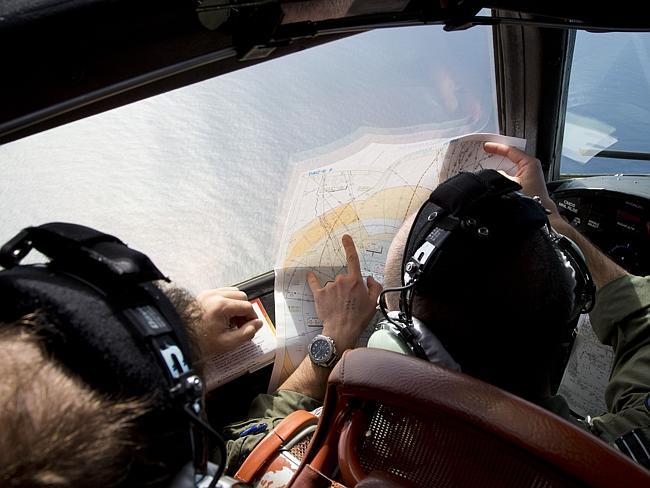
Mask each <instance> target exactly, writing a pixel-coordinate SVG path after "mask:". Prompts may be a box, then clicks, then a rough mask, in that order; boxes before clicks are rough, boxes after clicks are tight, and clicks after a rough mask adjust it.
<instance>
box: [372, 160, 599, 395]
mask: <svg viewBox="0 0 650 488" xmlns="http://www.w3.org/2000/svg"><path fill="white" fill-rule="evenodd" d="M519 190H521V186H520V185H518V184H517V183H516V182H514V181H512V180H510V179H509V178H506V177H504V176H502V175H501V174H499V173H498V172H497V171H494V170H482V171H479V172H477V173H460V174H458V175H456V176H454V177H452V178H450V179H449V180H447V181H445V182H444V183H441V184H440V185H439V186H438V187H437V188H436V189H435V190H434V191H433V192H432V193H431V195H430V196H429V199H428V200H427V201H426V202H425V203H424V204H423V205H422V207H421V208H420V210H419V212H418V214H417V216H416V218H415V221H414V223H413V226H412V228H411V231H410V233H409V236H408V239H407V242H406V245H405V249H404V257H403V261H402V273H401V277H402V286H400V287H396V288H386V289H385V290H383V291H382V293H381V295H380V297H379V307H380V309H381V312H382V314H383V315H384V320H381V321H380V322H379V323H378V324H377V326H376V331H375V333H374V334H373V335H372V336H371V338H370V341H369V343H368V345H369V346H375V345H376V347H382V348H384V349H391V350H394V351H397V352H402V353H404V354H409V355H413V356H417V357H419V358H421V359H425V360H429V361H435V362H442V363H443V364H446V365H447V366H449V367H452V368H455V369H458V368H457V365H456V364H455V362H454V361H453V359H451V358H450V357H448V355H447V354H446V352H445V351H444V348H443V349H442V353H441V351H440V349H441V348H440V347H439V346H440V342H439V341H438V340H437V338H436V337H435V336H434V335H433V334H432V333H431V332H430V330H429V329H428V327H427V326H426V325H425V324H423V323H422V322H420V321H419V320H418V319H417V318H416V317H413V315H412V309H413V298H414V295H415V294H416V293H418V292H423V291H424V290H426V287H427V284H428V283H430V280H431V279H432V278H434V277H435V273H436V271H435V267H436V263H438V262H439V259H440V256H441V255H442V254H443V252H444V250H445V249H446V248H447V246H449V245H450V243H451V245H453V239H451V238H452V236H457V235H458V234H460V233H469V234H474V235H475V236H476V237H477V241H478V242H479V243H480V242H481V241H483V242H490V241H491V242H504V243H507V242H508V241H507V240H508V238H511V237H515V238H517V237H522V236H525V235H526V234H528V233H530V232H532V231H534V230H536V229H543V230H544V231H545V232H546V233H547V234H548V236H549V237H550V240H551V242H552V243H553V245H554V247H555V249H556V251H557V254H558V258H559V259H561V260H562V261H563V263H564V265H565V267H567V266H568V267H570V270H571V275H572V276H573V280H574V287H573V292H574V293H573V297H572V299H573V307H572V311H571V314H570V317H569V320H568V322H567V324H566V327H565V328H564V329H563V332H562V334H561V337H560V338H559V339H558V341H559V344H558V345H559V346H560V348H561V352H560V355H561V358H560V362H562V363H563V364H561V365H558V366H559V368H560V369H559V370H558V371H557V372H554V373H553V374H552V382H554V384H555V386H557V384H559V380H560V379H561V371H563V370H564V366H565V365H566V361H567V360H568V356H569V354H570V351H571V347H572V345H573V339H574V337H575V325H576V323H577V321H578V318H579V316H580V314H581V313H588V312H589V311H591V309H592V308H593V306H594V298H595V286H594V284H593V281H592V279H591V275H590V273H589V270H588V269H587V265H586V263H585V259H584V256H583V255H582V252H581V251H580V249H579V248H578V246H577V245H576V244H575V243H573V241H571V240H570V239H568V238H567V237H565V236H563V235H561V234H558V233H556V232H555V231H554V230H553V229H552V228H551V226H550V224H549V221H548V217H547V213H548V211H547V210H546V209H544V207H543V206H542V205H541V200H540V199H539V198H529V197H526V196H524V195H522V194H521V193H519ZM486 209H487V210H486ZM387 293H399V294H400V300H399V312H388V310H387V306H386V294H387ZM441 354H442V355H443V357H441ZM558 375H559V377H558Z"/></svg>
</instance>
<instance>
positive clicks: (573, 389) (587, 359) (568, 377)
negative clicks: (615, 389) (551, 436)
mask: <svg viewBox="0 0 650 488" xmlns="http://www.w3.org/2000/svg"><path fill="white" fill-rule="evenodd" d="M577 329H578V330H577V334H576V340H575V342H574V344H573V349H572V350H571V356H570V357H569V362H568V364H567V367H566V370H565V371H564V376H563V377H562V382H561V383H560V387H559V389H558V393H559V394H560V395H562V396H563V397H564V398H565V399H566V401H567V403H568V404H569V407H570V408H571V410H573V411H574V412H575V413H577V414H578V415H580V416H581V417H586V416H587V415H591V416H592V417H596V416H598V415H601V414H603V413H604V412H606V411H607V406H606V405H605V387H606V386H607V383H608V382H609V377H610V374H611V372H612V363H613V361H614V350H613V349H612V348H611V347H610V346H606V345H604V344H602V343H601V342H600V341H599V340H598V338H597V337H596V334H595V333H594V331H593V329H592V328H591V322H589V316H588V315H582V316H581V317H580V321H579V322H578V327H577Z"/></svg>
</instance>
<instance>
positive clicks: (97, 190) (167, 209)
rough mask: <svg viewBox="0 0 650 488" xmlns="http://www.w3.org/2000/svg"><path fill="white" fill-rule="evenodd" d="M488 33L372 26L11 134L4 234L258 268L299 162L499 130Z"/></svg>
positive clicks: (2, 156) (183, 280) (4, 175)
mask: <svg viewBox="0 0 650 488" xmlns="http://www.w3.org/2000/svg"><path fill="white" fill-rule="evenodd" d="M633 42H637V41H633ZM644 42H645V41H644ZM637 44H638V42H637ZM491 46H492V38H491V32H490V30H489V29H487V28H474V29H470V30H467V31H462V32H454V33H444V32H443V31H442V29H441V28H440V27H438V26H428V27H418V28H408V29H391V30H381V31H372V32H368V33H365V34H360V35H357V36H354V37H350V38H347V39H344V40H341V41H338V42H335V43H330V44H327V45H324V46H320V47H318V48H314V49H311V50H308V51H304V52H301V53H297V54H294V55H290V56H286V57H284V58H281V59H278V60H274V61H270V62H267V63H264V64H260V65H257V66H254V67H251V68H248V69H245V70H240V71H237V72H234V73H230V74H228V75H224V76H221V77H219V78H215V79H212V80H208V81H205V82H202V83H198V84H195V85H192V86H189V87H184V88H182V89H179V90H176V91H173V92H170V93H167V94H164V95H161V96H158V97H154V98H151V99H147V100H143V101H141V102H138V103H135V104H132V105H129V106H125V107H121V108H119V109H116V110H113V111H110V112H106V113H104V114H100V115H97V116H95V117H91V118H88V119H84V120H81V121H78V122H75V123H72V124H68V125H66V126H63V127H59V128H56V129H53V130H50V131H47V132H44V133H41V134H37V135H34V136H31V137H28V138H25V139H22V140H19V141H16V142H13V143H10V144H7V145H4V146H1V147H0V168H1V170H0V175H1V176H0V202H1V204H2V209H3V212H2V217H1V221H0V222H1V225H0V242H4V241H6V240H7V239H8V238H10V237H12V236H13V235H14V234H15V233H16V232H18V231H19V230H20V229H21V228H23V227H25V226H28V225H37V224H40V223H44V222H49V221H67V222H76V223H81V224H85V225H90V226H94V227H97V228H99V229H100V230H103V231H105V232H108V233H111V234H114V235H116V236H118V237H120V238H121V239H122V240H124V241H125V242H127V243H128V244H129V245H131V246H133V247H135V248H136V249H139V250H141V251H143V252H145V253H147V254H148V255H149V256H150V257H151V258H152V259H153V260H154V262H156V263H157V264H158V266H159V267H160V268H161V269H162V270H163V271H164V272H165V273H166V274H167V275H169V276H170V277H171V278H172V279H173V280H174V281H175V282H177V283H178V284H180V285H182V286H185V287H187V288H189V289H190V290H192V291H194V292H197V291H200V290H201V289H205V288H211V287H217V286H226V285H230V284H232V283H237V282H239V281H242V280H244V279H247V278H249V277H252V276H255V275H257V274H260V273H263V272H265V271H268V270H270V269H271V268H272V266H273V262H274V258H275V254H274V253H275V244H274V243H275V239H276V234H277V232H278V229H279V228H280V227H281V226H282V224H283V222H282V212H281V209H282V204H283V201H284V199H285V198H286V196H287V190H288V185H289V181H290V177H291V174H292V172H293V169H294V168H295V166H296V164H298V163H301V162H303V161H304V160H305V159H308V157H309V155H310V154H313V153H314V152H317V153H318V152H321V153H322V152H323V151H325V150H327V149H328V148H336V147H340V146H341V145H344V144H346V143H347V142H350V141H353V140H355V139H356V138H358V137H360V135H361V134H364V133H368V132H376V133H382V134H391V133H404V132H409V131H410V130H415V129H416V128H422V127H425V128H427V129H431V130H440V131H444V133H445V135H447V136H452V135H460V134H462V133H467V132H477V131H485V132H498V126H497V122H496V120H497V118H496V99H495V95H494V94H495V89H494V79H493V72H492V52H491ZM578 47H580V45H578ZM578 47H577V49H578ZM585 49H586V48H585ZM644 49H645V48H644ZM611 50H612V52H619V53H620V50H619V51H616V50H615V49H611ZM635 52H636V53H641V52H643V53H645V52H646V51H644V50H643V49H637V51H635ZM577 57H578V56H576V58H577ZM633 64H634V63H632V65H633ZM591 78H593V77H590V76H589V75H585V76H584V78H583V81H579V78H578V77H577V76H576V77H574V78H573V80H572V83H574V82H575V83H578V84H579V85H580V83H582V84H584V83H585V81H584V80H589V79H591ZM614 78H615V79H618V78H617V77H616V76H614ZM576 80H578V81H576ZM617 83H618V81H617ZM643 83H645V85H643V86H644V87H645V88H647V78H645V79H644V81H643ZM596 88H597V89H596V91H597V90H598V89H600V88H598V87H596ZM592 91H593V90H591V91H589V90H586V92H584V93H583V94H582V95H576V97H577V98H574V99H573V101H574V102H576V100H577V102H576V103H573V104H572V102H570V104H569V105H570V111H572V113H575V114H577V115H578V116H580V117H582V118H580V117H579V118H577V119H575V120H577V121H583V120H588V121H589V120H591V119H593V118H595V117H596V114H594V113H591V112H584V111H583V108H584V107H582V105H581V102H580V100H581V99H580V97H583V98H584V97H588V96H590V95H589V94H590V93H591V92H592ZM576 93H582V92H580V90H578V92H576ZM585 93H586V95H585ZM631 96H632V95H631ZM643 96H645V98H643ZM633 98H634V99H635V100H639V99H643V100H645V101H646V102H647V92H643V90H641V92H640V93H635V94H634V97H633ZM644 103H645V102H644ZM635 106H636V107H637V108H638V109H639V112H638V118H637V119H638V120H637V119H635V127H636V126H638V127H639V131H638V133H637V135H635V136H634V137H635V139H634V140H635V141H637V142H638V145H637V146H634V147H635V148H637V149H630V150H639V149H638V148H646V149H644V150H650V148H647V144H648V142H647V138H645V139H644V137H643V134H644V133H645V132H644V131H645V129H644V128H645V125H643V124H642V122H644V123H645V124H647V120H650V119H647V117H646V108H645V107H646V105H644V104H639V103H637V104H636V105H635ZM635 113H636V112H635ZM618 117H619V118H621V117H622V118H625V117H626V115H625V114H624V113H621V114H619V115H618ZM596 120H597V119H596ZM589 123H590V124H591V122H589ZM613 123H614V122H610V121H606V122H605V124H606V125H608V126H611V125H612V124H613ZM596 125H597V124H596ZM596 129H598V130H595V133H596V136H594V135H593V134H592V133H593V132H594V130H592V131H591V132H589V134H588V135H589V136H590V137H592V139H593V138H594V137H596V139H598V140H607V141H609V140H611V137H618V141H619V144H623V142H625V141H624V140H623V138H622V137H620V136H618V132H620V129H621V127H620V126H617V130H616V131H614V132H612V131H610V132H609V133H608V130H609V129H605V130H604V131H603V130H601V129H602V127H601V126H597V127H596ZM599 130H600V132H599ZM583 132H584V131H583ZM578 133H580V131H578ZM603 134H605V135H603ZM582 136H584V134H582ZM603 137H604V138H605V139H603ZM607 137H610V139H607ZM583 138H584V137H583ZM644 141H645V142H644ZM644 144H645V145H644ZM323 148H326V149H323ZM611 163H612V162H611V161H610V162H609V163H608V164H610V166H611ZM563 164H564V163H563ZM566 164H569V165H571V164H574V165H577V168H578V169H581V170H584V169H585V168H594V167H595V166H592V163H588V164H587V165H582V164H580V163H574V162H572V161H571V160H568V163H566ZM568 167H571V168H573V167H572V166H568ZM643 167H644V168H645V167H646V166H645V165H644V166H643Z"/></svg>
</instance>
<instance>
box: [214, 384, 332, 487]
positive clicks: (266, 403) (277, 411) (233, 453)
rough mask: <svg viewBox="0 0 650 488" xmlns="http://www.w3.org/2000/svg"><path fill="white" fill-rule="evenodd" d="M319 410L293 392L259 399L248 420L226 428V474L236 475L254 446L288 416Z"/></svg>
mask: <svg viewBox="0 0 650 488" xmlns="http://www.w3.org/2000/svg"><path fill="white" fill-rule="evenodd" d="M320 406H321V403H320V402H318V401H317V400H314V399H313V398H310V397H308V396H305V395H302V394H300V393H297V392H294V391H288V390H278V391H277V392H276V393H274V394H272V395H267V394H262V395H258V396H257V397H256V398H255V400H253V403H252V404H251V407H250V409H249V411H248V418H247V419H246V420H242V421H241V422H236V423H234V424H230V425H227V426H226V427H225V428H224V431H223V433H224V438H225V440H226V451H227V455H228V458H227V461H226V474H229V475H231V476H232V475H234V474H235V472H236V471H237V469H239V467H240V466H241V464H242V463H243V462H244V460H245V459H246V458H247V457H248V455H249V454H250V453H251V451H252V450H253V449H254V448H255V446H257V444H258V443H259V442H260V441H261V440H262V439H263V438H264V437H265V436H266V435H267V434H268V433H269V432H271V431H272V430H273V429H274V428H275V426H276V425H277V424H278V423H280V421H281V420H282V419H284V418H285V417H286V416H287V415H289V414H290V413H292V412H295V411H296V410H307V411H312V410H314V409H316V408H318V407H320ZM249 432H250V433H249Z"/></svg>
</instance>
